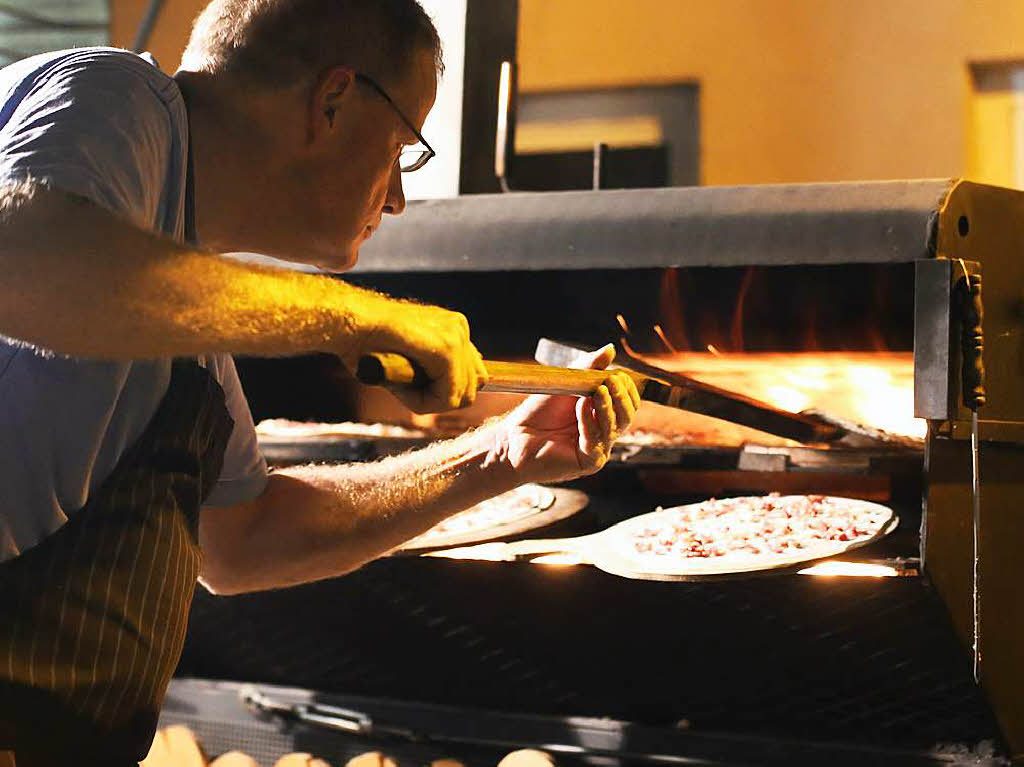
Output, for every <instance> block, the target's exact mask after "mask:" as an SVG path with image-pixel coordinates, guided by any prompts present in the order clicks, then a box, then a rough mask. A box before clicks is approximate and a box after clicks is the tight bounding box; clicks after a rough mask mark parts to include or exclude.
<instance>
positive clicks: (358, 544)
mask: <svg viewBox="0 0 1024 767" xmlns="http://www.w3.org/2000/svg"><path fill="white" fill-rule="evenodd" d="M517 484H519V481H518V480H517V478H516V476H515V472H514V471H513V470H512V469H511V468H509V466H508V465H507V464H506V463H504V462H503V461H501V460H500V459H497V458H496V457H495V455H494V453H493V451H492V449H491V443H490V440H489V433H488V427H484V428H482V429H480V430H478V431H476V432H473V433H470V434H465V435H463V436H462V437H459V438H457V439H454V440H450V441H447V442H442V443H438V444H436V445H431V446H430V447H427V448H424V449H423V450H419V451H415V452H412V453H407V454H405V455H401V456H396V457H393V458H386V459H384V460H382V461H378V462H375V463H370V464H346V465H340V466H301V467H291V468H287V469H282V470H280V471H277V472H275V473H274V474H272V475H271V477H270V482H269V483H268V486H267V489H266V491H264V493H263V495H262V496H260V498H258V499H257V500H256V501H253V502H252V503H249V504H243V505H241V506H236V507H230V508H224V509H206V510H204V511H203V513H202V515H201V519H200V544H201V546H202V548H203V552H204V566H203V576H202V577H203V581H204V582H205V583H206V584H207V586H208V587H209V588H210V589H211V590H213V591H215V592H218V593H237V592H242V591H253V590H259V589H267V588H275V587H280V586H288V585H294V584H298V583H304V582H307V581H313V580H318V579H321V578H329V577H333V576H336V575H341V574H343V573H346V572H349V571H351V570H354V569H356V568H358V567H360V566H361V565H363V564H365V563H366V562H368V561H370V560H372V559H374V558H376V557H378V556H380V555H381V554H383V553H385V552H387V551H389V550H391V549H393V548H395V547H396V546H398V545H400V544H402V543H404V542H405V541H407V540H409V539H410V538H413V537H415V536H417V535H419V534H420V533H423V532H426V531H427V530H429V529H430V528H431V527H433V526H434V525H436V524H437V523H438V522H440V521H441V520H443V519H445V518H446V517H448V516H450V515H451V514H453V513H455V512H458V511H461V510H463V509H466V508H468V507H469V506H472V505H473V504H475V503H477V502H479V501H481V500H483V499H485V498H489V497H491V496H493V495H496V494H498V493H501V492H504V491H505V490H509V489H511V488H513V487H515V486H516V485H517Z"/></svg>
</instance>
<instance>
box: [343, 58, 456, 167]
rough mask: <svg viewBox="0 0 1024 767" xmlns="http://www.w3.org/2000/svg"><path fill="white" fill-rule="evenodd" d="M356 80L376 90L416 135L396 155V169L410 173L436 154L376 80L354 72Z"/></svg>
mask: <svg viewBox="0 0 1024 767" xmlns="http://www.w3.org/2000/svg"><path fill="white" fill-rule="evenodd" d="M356 81H357V82H361V83H365V84H366V85H369V86H370V87H371V88H373V89H374V90H375V91H377V93H379V94H380V95H381V96H383V97H384V100H385V101H387V102H388V103H389V104H390V105H391V106H392V108H393V109H394V110H395V112H396V113H397V114H398V116H399V117H401V118H402V122H404V123H405V124H406V126H407V127H408V128H409V130H411V131H412V132H413V135H414V136H416V140H417V141H418V142H419V143H416V144H412V145H411V146H407V147H405V148H403V149H402V151H401V153H400V154H399V155H398V169H399V170H400V171H402V173H412V172H413V171H414V170H419V169H420V168H422V167H423V166H424V165H426V164H427V160H429V159H430V158H431V157H433V156H434V155H436V154H437V152H435V151H434V150H433V149H431V148H430V144H428V143H427V140H426V139H425V138H423V136H422V135H421V134H420V132H419V131H418V130H416V128H415V126H413V124H412V122H411V121H410V120H409V118H408V117H406V116H405V113H403V112H402V110H401V109H399V108H398V104H396V103H395V101H394V99H392V98H391V97H390V96H389V95H388V94H387V92H386V91H385V90H384V89H383V88H381V87H380V86H379V85H378V84H377V83H376V81H374V80H373V79H371V78H369V77H367V76H366V75H364V74H361V73H359V72H356Z"/></svg>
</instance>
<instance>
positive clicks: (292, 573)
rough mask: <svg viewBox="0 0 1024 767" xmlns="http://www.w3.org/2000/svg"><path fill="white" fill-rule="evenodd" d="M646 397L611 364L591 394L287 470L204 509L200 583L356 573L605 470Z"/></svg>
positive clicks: (599, 362) (215, 586) (601, 360)
mask: <svg viewBox="0 0 1024 767" xmlns="http://www.w3.org/2000/svg"><path fill="white" fill-rule="evenodd" d="M612 357H613V349H612V347H610V346H608V347H605V348H604V349H602V350H600V351H598V352H596V353H595V354H594V355H592V358H591V362H592V364H593V366H595V367H600V368H603V367H606V366H607V365H608V364H609V363H610V362H611V360H612ZM639 404H640V395H639V394H638V393H637V390H636V386H635V384H634V383H633V381H632V379H631V378H629V376H627V375H625V374H623V373H622V372H621V371H610V372H609V376H608V379H607V382H606V384H605V385H603V386H600V387H598V390H597V391H596V392H595V393H594V394H593V395H591V396H590V397H588V398H585V399H583V398H580V399H577V398H575V397H538V396H535V397H530V398H528V399H527V400H525V401H524V402H523V403H522V404H521V405H520V406H519V407H517V408H516V409H514V410H513V411H512V412H511V413H509V414H508V415H506V416H505V417H504V418H502V419H501V420H500V421H496V422H493V423H490V424H488V425H485V426H483V427H481V428H480V429H478V430H476V431H475V432H470V433H468V434H465V435H463V436H461V437H459V438H457V439H454V440H451V441H449V442H442V443H439V444H436V445H432V446H430V447H427V448H425V449H424V450H420V451H417V452H414V453H407V454H405V455H403V456H398V457H395V458H388V459H385V460H383V461H379V462H377V463H373V464H350V465H345V466H305V467H295V468H289V469H283V470H281V471H280V472H277V473H275V474H272V475H271V476H270V482H269V484H268V486H267V489H266V490H265V491H264V492H263V494H262V495H261V496H260V497H259V498H257V499H256V500H255V501H253V502H251V503H248V504H242V505H239V506H233V507H229V508H219V509H205V510H204V511H203V513H202V514H201V515H200V521H199V542H200V545H201V546H202V548H203V554H204V557H203V560H204V561H203V576H202V577H203V580H204V582H205V583H206V584H207V586H208V587H209V588H210V589H212V590H213V591H217V592H223V593H237V592H241V591H251V590H256V589H266V588H274V587H277V586H286V585H292V584H296V583H302V582H305V581H311V580H316V579H319V578H328V577H332V576H335V575H341V574H343V573H346V572H349V571H351V570H353V569H355V568H357V567H359V566H360V565H362V564H364V563H365V562H368V561H369V560H371V559H373V558H374V557H377V556H380V555H381V554H383V553H384V552H386V551H389V550H390V549H393V548H394V547H396V546H398V545H399V544H401V543H403V542H405V541H407V540H409V539H410V538H413V537H415V536H417V535H419V534H420V533H423V532H426V531H427V530H429V529H430V528H431V527H433V526H434V525H435V524H437V523H438V522H440V521H441V520H442V519H444V518H445V517H447V516H449V515H451V514H454V513H455V512H458V511H461V510H463V509H465V508H468V507H469V506H471V505H473V504H474V503H477V502H478V501H481V500H483V499H484V498H489V497H491V496H493V495H496V494H498V493H501V492H504V491H505V490H508V489H510V488H512V487H516V486H517V485H520V484H522V483H524V482H554V481H563V480H566V479H570V478H572V477H578V476H581V475H583V474H591V473H593V472H595V471H597V470H599V469H600V468H601V467H602V466H603V465H604V464H605V462H606V461H607V460H608V456H609V453H610V450H611V445H612V443H613V442H614V441H615V440H616V439H617V438H618V435H619V434H620V433H621V432H622V431H623V430H625V429H626V428H627V427H628V426H629V424H630V422H631V421H632V420H633V416H634V415H635V413H636V408H637V407H638V406H639Z"/></svg>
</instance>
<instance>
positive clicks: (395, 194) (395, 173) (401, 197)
mask: <svg viewBox="0 0 1024 767" xmlns="http://www.w3.org/2000/svg"><path fill="white" fill-rule="evenodd" d="M404 210H405V190H403V189H402V171H401V170H399V168H398V163H397V162H396V163H395V167H394V168H392V169H391V181H389V182H388V196H387V198H386V199H385V200H384V212H385V213H387V214H389V215H392V216H400V215H402V211H404Z"/></svg>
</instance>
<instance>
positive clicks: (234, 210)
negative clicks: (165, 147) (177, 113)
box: [174, 72, 259, 251]
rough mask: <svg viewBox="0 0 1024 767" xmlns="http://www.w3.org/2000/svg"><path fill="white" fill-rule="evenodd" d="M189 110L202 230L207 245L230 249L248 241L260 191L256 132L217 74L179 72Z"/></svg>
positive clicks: (199, 229) (197, 209)
mask: <svg viewBox="0 0 1024 767" xmlns="http://www.w3.org/2000/svg"><path fill="white" fill-rule="evenodd" d="M174 79H175V80H176V81H177V83H178V87H179V88H181V92H182V95H183V96H184V97H185V103H186V105H187V107H188V112H189V133H190V142H191V149H192V162H193V173H194V176H193V183H194V189H195V195H194V199H195V219H196V231H197V234H198V236H199V242H200V244H201V245H202V246H203V247H204V248H207V249H212V250H218V251H228V250H234V249H237V248H238V247H240V246H241V245H242V243H241V242H239V241H238V233H239V232H243V231H245V224H246V221H245V218H246V215H247V214H246V211H247V210H248V209H249V207H250V206H249V195H252V194H255V193H258V189H254V188H253V187H258V185H256V184H253V183H251V175H252V171H253V166H252V163H253V162H254V161H256V157H257V156H258V154H259V153H258V152H257V151H255V147H253V146H251V144H250V140H251V139H252V138H253V136H252V132H251V131H246V130H245V128H244V126H243V123H244V118H243V116H242V115H241V114H238V113H236V112H235V111H234V110H233V109H232V108H231V106H232V102H231V97H230V94H226V93H221V92H220V91H221V88H220V87H219V84H218V83H217V82H216V79H215V78H214V77H211V76H209V75H203V74H199V73H195V72H178V73H177V74H175V76H174Z"/></svg>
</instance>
